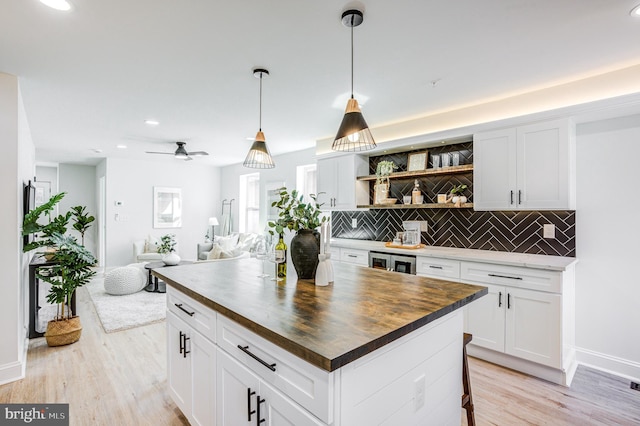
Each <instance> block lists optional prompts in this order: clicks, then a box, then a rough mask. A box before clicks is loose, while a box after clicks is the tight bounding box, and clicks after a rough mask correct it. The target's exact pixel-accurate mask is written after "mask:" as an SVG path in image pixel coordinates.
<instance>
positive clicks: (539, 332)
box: [465, 284, 562, 368]
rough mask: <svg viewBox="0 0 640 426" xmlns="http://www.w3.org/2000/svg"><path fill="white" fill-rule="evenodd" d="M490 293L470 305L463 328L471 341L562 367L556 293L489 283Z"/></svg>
mask: <svg viewBox="0 0 640 426" xmlns="http://www.w3.org/2000/svg"><path fill="white" fill-rule="evenodd" d="M487 287H488V288H489V294H488V295H487V296H485V297H483V298H480V300H478V301H477V302H475V303H472V304H470V305H469V307H468V308H467V311H466V317H465V330H466V331H467V333H471V334H472V335H473V344H474V345H477V346H482V347H485V348H487V349H492V350H494V351H499V352H504V353H506V354H509V355H513V356H517V357H519V358H522V359H526V360H529V361H533V362H537V363H540V364H544V365H548V366H549V367H555V368H561V367H562V362H561V361H562V360H561V358H560V354H561V353H562V342H561V339H560V325H561V324H562V305H561V296H560V295H559V294H549V293H543V292H540V291H532V290H523V289H519V288H512V287H502V286H495V285H490V284H488V285H487Z"/></svg>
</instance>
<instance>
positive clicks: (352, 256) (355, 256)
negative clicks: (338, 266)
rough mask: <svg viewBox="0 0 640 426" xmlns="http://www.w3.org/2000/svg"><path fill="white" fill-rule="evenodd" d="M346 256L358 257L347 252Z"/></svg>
mask: <svg viewBox="0 0 640 426" xmlns="http://www.w3.org/2000/svg"><path fill="white" fill-rule="evenodd" d="M347 256H349V257H358V256H356V255H355V254H348V255H347Z"/></svg>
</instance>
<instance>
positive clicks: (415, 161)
mask: <svg viewBox="0 0 640 426" xmlns="http://www.w3.org/2000/svg"><path fill="white" fill-rule="evenodd" d="M428 153H429V151H422V152H413V153H411V154H409V158H408V159H407V171H409V172H415V171H418V170H426V168H427V154H428Z"/></svg>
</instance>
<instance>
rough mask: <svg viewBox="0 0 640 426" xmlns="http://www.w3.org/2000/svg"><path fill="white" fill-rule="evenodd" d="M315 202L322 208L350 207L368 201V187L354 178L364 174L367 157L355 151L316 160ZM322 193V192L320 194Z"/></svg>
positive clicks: (348, 208) (366, 170)
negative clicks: (316, 196)
mask: <svg viewBox="0 0 640 426" xmlns="http://www.w3.org/2000/svg"><path fill="white" fill-rule="evenodd" d="M317 165H318V169H317V173H318V175H317V176H318V181H317V191H318V194H319V195H318V201H319V202H320V203H324V205H323V206H322V209H323V210H332V209H336V210H354V209H355V208H356V206H357V205H367V204H369V186H368V183H367V182H365V181H357V180H356V177H357V176H359V175H367V174H368V171H369V170H368V162H367V160H366V159H365V158H364V157H362V156H360V155H355V154H349V155H341V156H339V157H332V158H325V159H321V160H318V162H317ZM321 192H325V194H320V193H321Z"/></svg>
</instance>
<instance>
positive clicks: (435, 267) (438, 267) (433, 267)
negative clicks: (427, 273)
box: [429, 265, 442, 269]
mask: <svg viewBox="0 0 640 426" xmlns="http://www.w3.org/2000/svg"><path fill="white" fill-rule="evenodd" d="M429 268H432V269H442V266H434V265H429Z"/></svg>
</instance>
